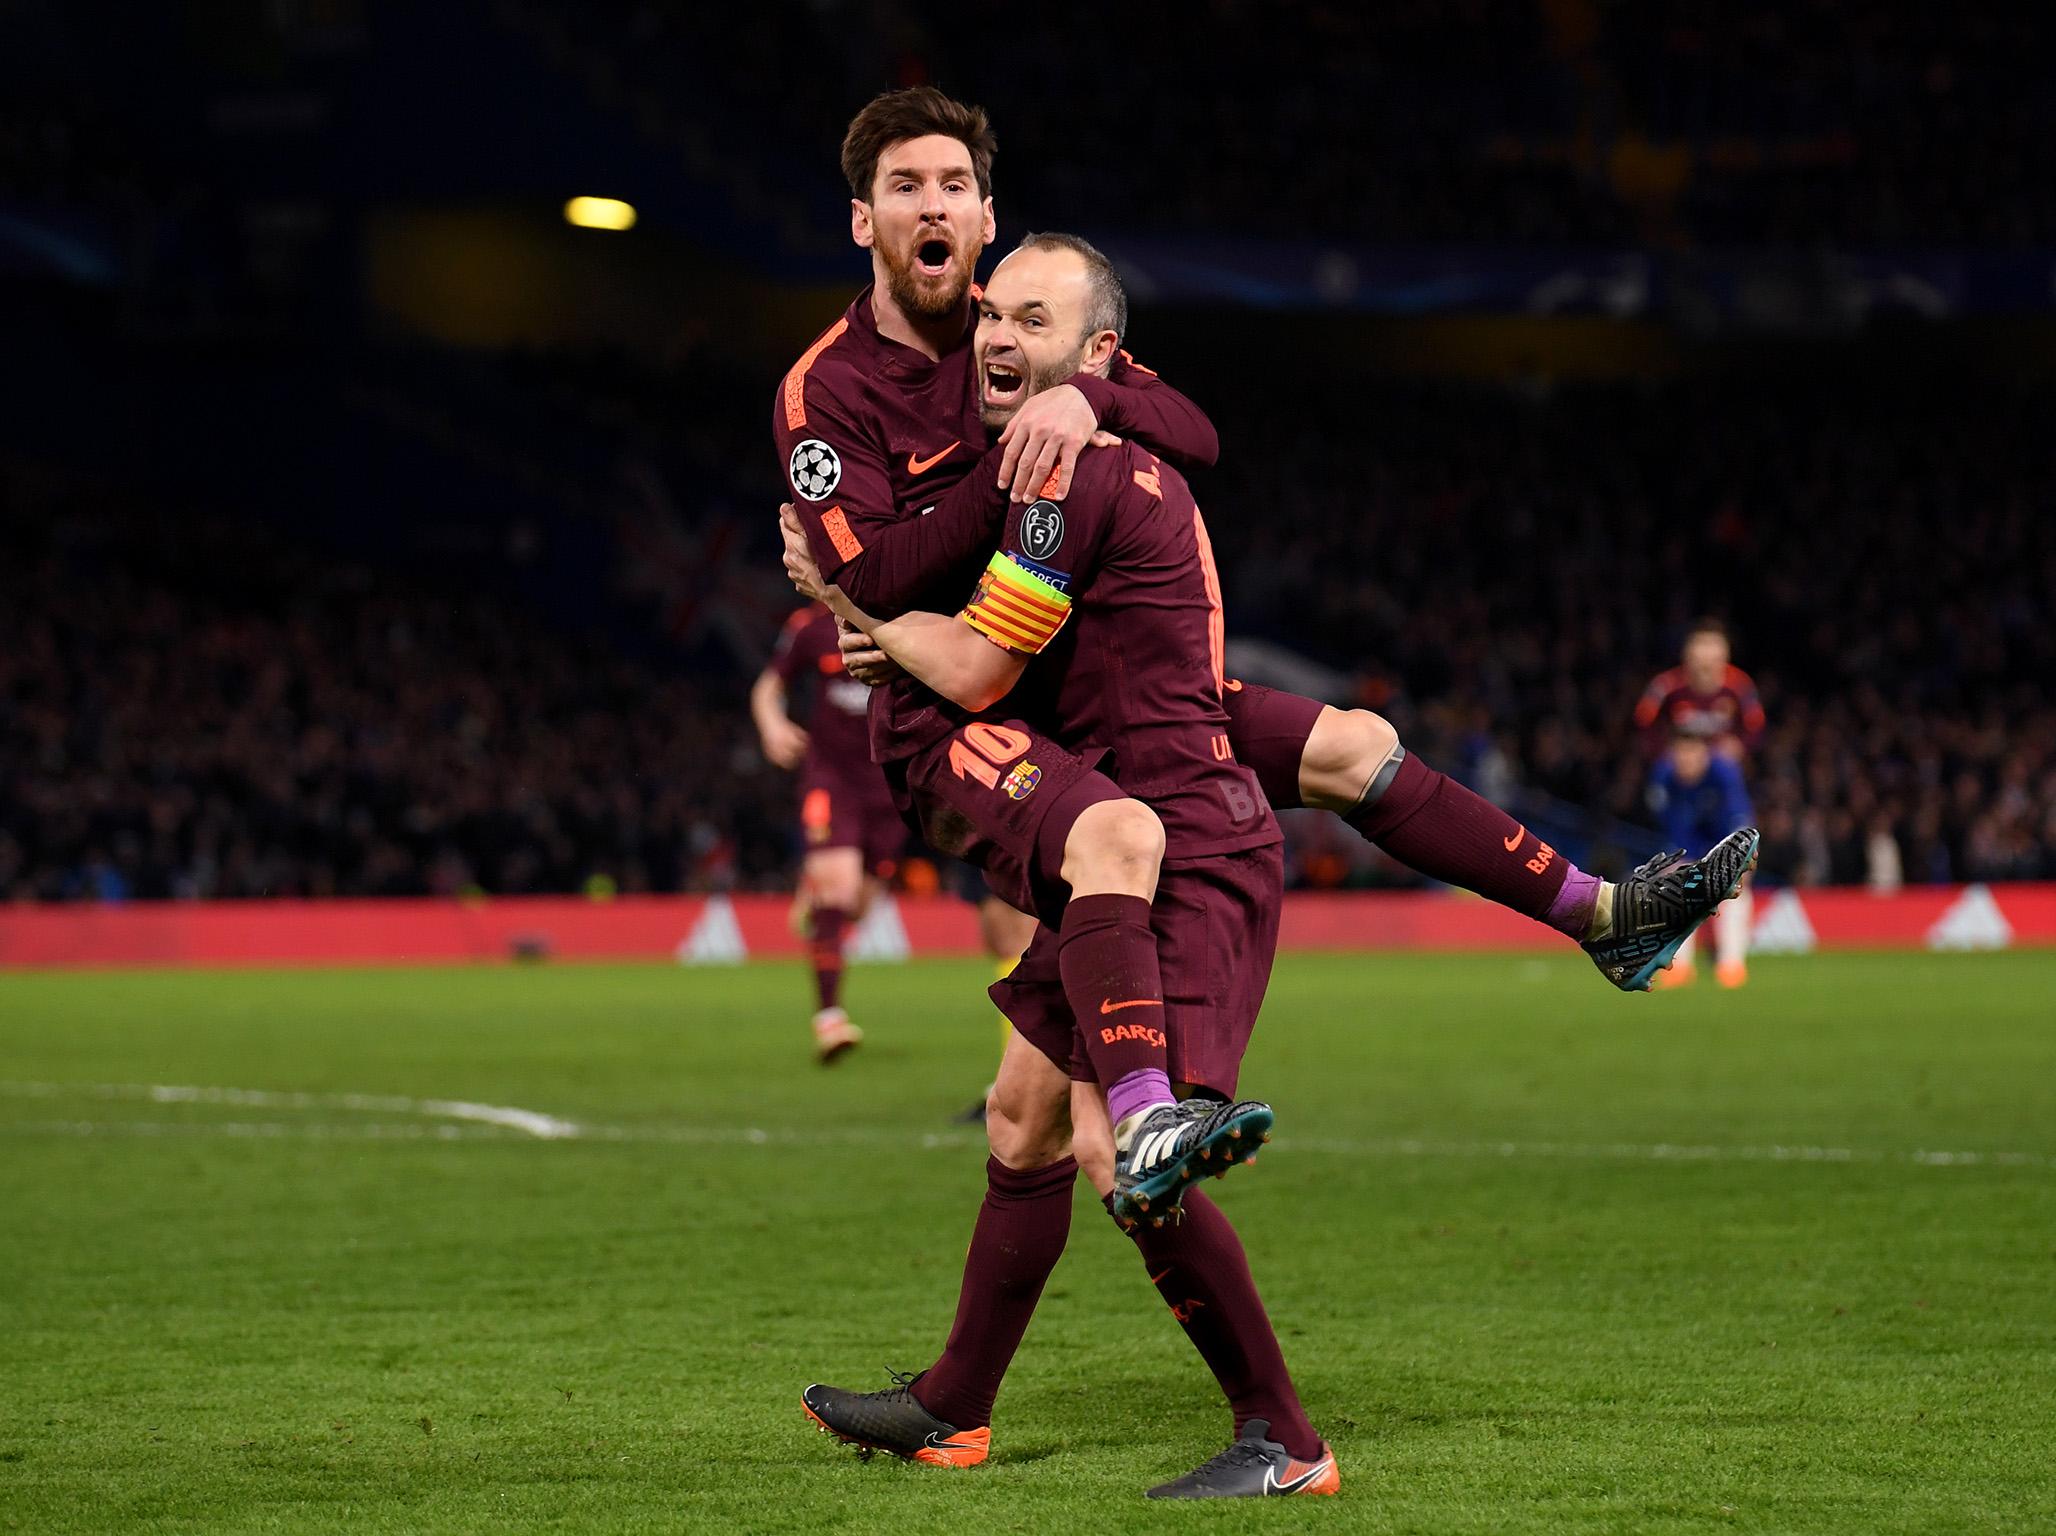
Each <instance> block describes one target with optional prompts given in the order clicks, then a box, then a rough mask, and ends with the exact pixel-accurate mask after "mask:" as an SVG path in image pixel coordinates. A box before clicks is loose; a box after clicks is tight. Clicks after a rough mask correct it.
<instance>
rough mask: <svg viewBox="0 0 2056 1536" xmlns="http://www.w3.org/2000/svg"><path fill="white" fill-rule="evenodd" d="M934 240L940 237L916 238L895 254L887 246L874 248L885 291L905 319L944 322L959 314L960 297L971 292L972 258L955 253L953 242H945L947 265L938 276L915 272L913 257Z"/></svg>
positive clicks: (960, 309) (956, 250)
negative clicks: (881, 262)
mask: <svg viewBox="0 0 2056 1536" xmlns="http://www.w3.org/2000/svg"><path fill="white" fill-rule="evenodd" d="M938 238H942V237H940V236H936V235H920V234H917V235H915V236H914V238H913V239H911V240H909V241H908V242H907V244H906V247H905V249H903V250H898V251H895V250H894V249H893V248H892V247H891V246H890V245H881V246H880V247H879V248H878V254H879V256H880V257H881V258H882V259H883V260H884V262H885V291H886V292H887V293H889V294H891V295H892V302H893V303H894V305H896V306H897V307H898V309H899V312H900V313H901V314H903V315H905V316H907V317H908V318H909V319H913V320H944V319H947V318H948V317H949V316H951V315H952V314H957V313H960V312H961V311H962V310H963V307H964V296H965V295H966V294H968V293H969V292H970V291H971V263H972V261H973V259H974V258H973V257H972V256H970V255H967V254H966V253H965V252H963V251H960V250H958V249H957V247H956V244H955V242H953V241H950V242H946V243H948V244H949V248H950V255H949V265H948V266H947V267H945V268H944V269H943V271H942V275H941V276H939V277H928V276H926V275H925V274H923V273H921V272H919V271H917V270H916V269H915V266H914V253H915V252H916V251H918V250H920V249H921V247H922V246H923V245H924V244H926V243H927V242H928V241H929V240H933V239H938Z"/></svg>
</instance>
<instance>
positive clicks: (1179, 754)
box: [963, 442, 1279, 859]
mask: <svg viewBox="0 0 2056 1536" xmlns="http://www.w3.org/2000/svg"><path fill="white" fill-rule="evenodd" d="M963 617H964V619H965V621H966V622H968V623H969V624H970V625H971V626H972V627H973V628H974V629H977V630H978V631H979V632H980V633H981V634H983V635H985V637H986V638H987V639H989V640H991V641H992V642H993V643H994V644H995V645H998V646H1001V647H1002V648H1004V649H1006V650H1010V651H1014V652H1016V653H1020V654H1026V655H1029V656H1032V657H1033V658H1034V659H1033V660H1032V661H1030V662H1029V663H1028V666H1027V670H1026V671H1024V672H1023V673H1022V675H1021V679H1020V681H1019V682H1017V683H1016V684H1015V685H1014V688H1013V691H1012V692H1010V693H1009V694H1008V695H1007V697H1006V699H1005V700H1004V701H1003V704H1002V706H1001V707H1002V708H1004V709H1005V710H1006V712H1007V713H1008V714H1009V715H1013V716H1018V717H1019V718H1021V719H1023V720H1025V721H1027V722H1028V723H1029V724H1031V725H1033V726H1035V727H1037V728H1038V729H1039V730H1042V731H1044V732H1045V733H1047V734H1048V735H1050V736H1052V737H1054V738H1056V739H1057V740H1058V741H1060V742H1062V743H1063V744H1064V745H1065V746H1067V747H1069V748H1071V749H1072V750H1073V751H1078V752H1084V751H1086V750H1088V749H1090V748H1093V747H1099V748H1103V749H1105V751H1106V752H1107V754H1108V757H1107V760H1106V761H1105V762H1103V763H1102V764H1101V765H1100V766H1101V770H1102V771H1103V772H1105V773H1106V774H1107V775H1108V777H1110V778H1112V779H1113V780H1114V782H1115V783H1117V784H1119V785H1120V786H1121V788H1122V789H1123V790H1125V791H1126V792H1127V793H1128V794H1130V795H1133V796H1134V797H1135V798H1136V799H1138V800H1141V801H1143V802H1144V803H1145V804H1147V805H1148V806H1149V807H1150V808H1151V809H1152V810H1154V811H1155V812H1156V813H1157V815H1158V817H1159V818H1160V819H1161V820H1162V821H1163V824H1164V837H1165V848H1164V856H1165V857H1166V858H1167V859H1191V858H1199V857H1202V856H1206V855H1211V854H1217V853H1229V852H1233V851H1235V850H1238V849H1246V848H1259V847H1263V846H1264V845H1266V844H1269V843H1274V842H1277V841H1278V840H1279V832H1278V823H1277V821H1276V820H1275V819H1274V818H1273V817H1272V815H1271V808H1270V804H1269V802H1267V801H1266V800H1265V799H1264V797H1263V791H1262V790H1261V789H1259V788H1258V786H1257V782H1256V777H1255V775H1253V774H1252V773H1251V772H1250V771H1249V770H1248V769H1247V768H1245V767H1243V765H1242V764H1240V763H1238V762H1236V761H1235V757H1234V753H1233V752H1232V750H1231V749H1230V747H1229V745H1228V716H1227V714H1226V712H1225V711H1224V710H1223V709H1222V708H1221V691H1222V686H1223V684H1222V678H1221V648H1222V626H1221V583H1220V579H1219V576H1218V575H1217V573H1216V572H1215V569H1214V555H1213V547H1212V545H1211V543H1210V542H1209V541H1208V539H1207V532H1206V524H1205V522H1204V521H1203V520H1202V519H1201V517H1200V515H1199V508H1198V506H1197V505H1195V504H1194V502H1193V499H1192V492H1191V490H1190V488H1189V487H1187V485H1186V483H1185V479H1184V477H1183V476H1182V475H1180V474H1179V473H1178V472H1177V471H1176V470H1174V469H1172V468H1171V467H1170V466H1169V465H1167V464H1164V463H1163V462H1161V461H1160V460H1159V459H1157V458H1156V456H1155V455H1154V454H1152V453H1150V452H1149V451H1148V450H1147V449H1145V448H1142V447H1141V446H1140V445H1138V444H1135V443H1129V442H1124V443H1122V444H1120V445H1119V446H1117V447H1112V448H1093V449H1089V450H1087V451H1086V452H1085V453H1084V454H1083V455H1082V456H1081V457H1080V458H1079V460H1078V468H1077V473H1076V475H1075V477H1074V478H1073V479H1072V482H1071V493H1070V495H1069V496H1068V497H1067V498H1066V499H1065V500H1064V501H1063V502H1062V503H1061V504H1059V503H1057V502H1053V501H1036V502H1031V503H1030V504H1029V505H1027V506H1025V507H1016V508H1014V509H1013V511H1011V512H1010V513H1009V514H1008V516H1007V521H1006V527H1005V531H1004V532H1003V533H1002V535H1001V538H1000V544H999V549H998V551H997V552H996V553H994V554H993V555H992V557H991V559H990V561H989V563H988V564H987V566H986V569H985V571H984V572H983V573H982V574H981V575H980V576H979V578H978V583H977V587H976V589H975V590H974V592H973V594H972V597H971V601H970V603H969V604H968V605H967V606H966V607H965V609H964V613H963Z"/></svg>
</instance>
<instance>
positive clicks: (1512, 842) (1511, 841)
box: [1499, 827, 1528, 853]
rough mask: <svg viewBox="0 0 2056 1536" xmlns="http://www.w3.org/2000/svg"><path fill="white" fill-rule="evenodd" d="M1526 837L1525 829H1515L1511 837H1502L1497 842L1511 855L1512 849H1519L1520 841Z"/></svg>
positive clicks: (1526, 831) (1526, 830)
mask: <svg viewBox="0 0 2056 1536" xmlns="http://www.w3.org/2000/svg"><path fill="white" fill-rule="evenodd" d="M1527 835H1528V829H1527V828H1526V827H1515V828H1514V829H1513V836H1512V837H1502V838H1501V839H1500V840H1499V841H1500V844H1501V846H1503V847H1504V848H1505V849H1506V851H1507V852H1508V853H1512V852H1513V851H1514V849H1516V848H1518V847H1520V845H1521V839H1522V838H1524V837H1526V836H1527Z"/></svg>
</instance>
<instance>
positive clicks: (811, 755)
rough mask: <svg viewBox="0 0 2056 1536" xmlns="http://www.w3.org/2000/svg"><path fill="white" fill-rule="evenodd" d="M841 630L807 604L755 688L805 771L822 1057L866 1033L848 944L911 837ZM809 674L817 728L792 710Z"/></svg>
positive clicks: (763, 733)
mask: <svg viewBox="0 0 2056 1536" xmlns="http://www.w3.org/2000/svg"><path fill="white" fill-rule="evenodd" d="M837 639H838V631H837V628H836V623H835V617H834V615H832V614H831V613H829V611H828V610H827V609H826V608H823V607H822V606H821V605H820V604H818V603H810V604H808V605H807V606H806V607H805V608H802V609H800V610H799V611H798V612H797V613H795V614H793V615H792V617H791V618H789V619H787V620H786V621H785V627H784V628H783V629H781V630H780V631H779V632H778V644H777V646H776V648H775V649H774V650H773V651H772V653H771V662H770V665H768V666H767V667H765V668H764V670H763V671H762V672H761V673H760V674H758V677H757V680H756V682H755V683H754V684H752V685H751V687H750V717H751V718H752V719H753V720H755V721H756V724H757V734H758V736H759V737H761V738H762V740H763V744H764V756H765V757H767V758H768V759H770V761H771V762H772V763H773V764H774V765H776V766H777V767H780V768H787V769H794V768H796V769H798V770H799V776H800V783H799V789H800V834H801V836H802V837H803V838H804V840H805V845H806V854H805V858H804V860H803V862H802V864H801V866H800V892H799V902H800V907H801V912H802V918H803V921H804V924H805V930H806V935H807V942H808V947H809V951H810V955H811V959H812V961H813V966H814V1052H815V1055H816V1056H818V1057H819V1059H820V1061H821V1064H822V1065H823V1066H827V1065H828V1064H829V1063H830V1062H833V1061H836V1060H838V1059H840V1058H841V1057H842V1056H843V1055H844V1054H845V1053H846V1052H848V1051H850V1050H852V1049H853V1048H855V1047H856V1046H857V1045H858V1044H859V1043H861V1042H862V1040H863V1038H864V1032H863V1031H862V1030H861V1029H859V1028H857V1026H856V1025H854V1024H852V1023H851V1022H850V1018H849V1015H848V1013H846V1012H845V1011H844V1010H843V1007H842V968H843V945H844V944H845V943H846V942H847V941H848V939H849V933H850V929H851V928H852V927H853V926H855V924H856V923H857V922H858V921H860V920H861V919H862V918H863V915H864V913H865V912H866V911H867V910H868V909H869V908H870V905H871V900H872V898H873V897H874V896H875V895H876V894H877V892H878V890H879V888H880V884H881V882H883V881H884V880H886V879H888V878H890V877H891V874H892V869H893V863H894V861H895V860H896V859H897V858H898V856H899V850H900V845H901V844H902V843H903V842H904V841H905V840H906V829H905V827H903V826H902V825H901V824H900V818H899V812H898V811H896V810H895V809H894V808H893V804H892V795H891V793H890V791H888V790H887V788H886V785H885V776H884V775H883V774H882V773H880V772H879V770H878V767H877V765H876V764H874V763H873V762H872V761H871V749H870V745H869V739H868V736H867V732H866V726H865V718H866V715H867V712H868V711H869V709H870V694H871V690H870V689H868V688H866V687H865V686H864V685H863V684H862V683H860V682H858V681H857V680H856V679H855V678H853V677H851V676H850V675H849V674H848V673H847V672H846V671H845V670H844V669H843V664H842V651H841V649H840V647H839V646H838V645H837V643H836V642H837ZM803 678H804V679H808V680H810V686H811V689H812V693H813V709H812V713H811V714H810V715H809V716H808V720H809V726H810V727H811V728H809V726H801V725H800V724H799V723H798V722H796V721H795V720H794V719H793V718H792V714H791V712H790V709H789V705H790V703H791V700H792V696H793V694H794V692H795V691H796V690H797V689H798V687H799V685H800V681H801V679H803Z"/></svg>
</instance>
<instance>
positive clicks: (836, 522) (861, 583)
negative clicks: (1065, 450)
mask: <svg viewBox="0 0 2056 1536" xmlns="http://www.w3.org/2000/svg"><path fill="white" fill-rule="evenodd" d="M782 406H783V402H782V401H781V403H780V407H779V408H778V409H779V411H780V414H778V415H776V416H775V417H774V419H773V423H772V426H773V433H774V435H775V437H776V438H777V441H778V447H779V451H780V452H781V453H782V454H784V455H785V456H786V473H787V478H788V481H789V483H790V484H791V486H792V491H793V499H792V502H791V503H790V505H792V506H793V507H794V508H796V509H797V511H798V515H799V519H800V521H801V523H802V525H803V527H804V528H805V531H806V540H807V546H808V549H809V551H810V552H811V553H812V555H813V557H814V561H815V563H816V564H817V565H818V566H820V568H821V571H822V573H823V575H824V576H825V577H826V579H827V580H828V581H830V582H833V583H834V584H835V585H837V586H839V587H841V588H842V589H843V590H844V591H845V592H848V593H849V594H850V595H851V596H852V597H854V598H855V599H856V600H857V602H859V603H860V604H862V605H863V606H864V607H865V608H867V609H869V610H871V611H872V612H873V613H885V614H892V613H897V612H899V611H900V610H901V609H903V608H905V607H906V606H907V605H908V604H909V603H911V602H913V601H915V600H917V598H918V595H919V593H920V592H921V590H922V588H923V587H924V586H926V585H927V584H928V583H930V582H932V581H934V580H935V579H936V577H938V576H940V575H943V574H945V573H947V572H949V571H951V570H955V569H958V568H960V567H961V565H962V564H963V562H964V561H966V560H969V559H970V558H972V557H973V556H975V555H977V554H978V553H979V552H980V551H981V550H984V549H989V548H990V547H991V545H992V541H993V539H994V538H995V537H996V536H997V535H998V533H999V530H1000V526H1001V524H1002V523H1003V522H1004V521H1005V518H1006V513H1007V498H1006V493H1005V492H1004V491H1002V490H999V489H998V488H997V486H996V485H995V481H996V480H997V478H998V475H999V459H1000V450H998V449H993V450H992V451H990V452H988V453H987V454H986V456H985V458H984V459H982V460H981V461H980V462H979V463H978V464H976V465H974V466H973V467H972V469H971V472H970V473H969V474H967V475H966V476H964V478H963V479H962V480H961V481H959V482H958V483H957V484H956V485H955V486H953V487H951V488H950V490H948V491H947V492H945V493H944V495H943V496H942V498H941V500H940V501H938V502H937V503H936V505H935V506H934V508H933V509H931V510H930V511H929V513H928V514H927V515H926V516H925V517H902V516H901V515H900V511H899V506H898V503H897V501H896V500H895V497H894V493H893V488H892V477H891V474H890V473H889V471H888V468H887V464H886V456H885V449H884V446H883V445H882V444H881V443H880V442H879V441H878V438H877V434H876V433H875V432H873V431H869V430H866V429H865V427H864V426H863V424H862V422H861V421H860V420H859V419H858V416H857V413H855V412H854V411H852V410H851V409H850V408H849V407H848V406H846V405H845V404H844V403H843V402H842V401H841V400H839V399H837V398H836V395H835V393H834V391H833V389H832V388H829V387H825V386H822V385H820V384H818V383H817V384H815V385H810V386H809V387H808V388H807V390H806V392H805V399H804V405H803V408H802V410H801V412H800V413H799V417H798V421H797V423H795V421H794V418H793V415H792V413H789V412H785V411H784V410H783V408H782ZM823 450H826V451H825V452H824V451H823Z"/></svg>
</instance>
